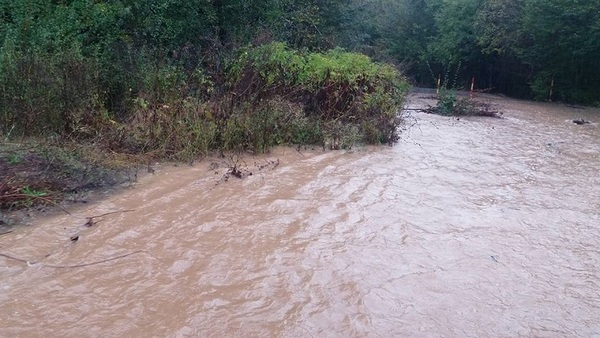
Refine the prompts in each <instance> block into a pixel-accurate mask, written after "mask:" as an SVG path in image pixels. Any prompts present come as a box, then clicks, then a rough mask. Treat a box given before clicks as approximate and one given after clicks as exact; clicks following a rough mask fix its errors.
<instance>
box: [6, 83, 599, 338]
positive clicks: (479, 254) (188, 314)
mask: <svg viewBox="0 0 600 338" xmlns="http://www.w3.org/2000/svg"><path fill="white" fill-rule="evenodd" d="M419 95H421V96H419ZM481 97H482V98H484V99H485V100H488V101H490V102H492V103H493V104H495V105H496V107H497V108H498V109H499V110H501V111H502V112H504V118H503V119H493V118H461V119H460V120H456V119H452V118H447V117H441V116H434V115H427V114H423V113H418V112H414V111H413V112H412V113H411V114H410V116H409V117H407V125H410V127H407V128H406V130H405V131H404V132H403V134H402V140H401V141H400V142H399V143H398V144H397V145H395V146H394V147H385V146H384V147H365V148H357V149H353V150H350V151H320V150H307V151H302V152H298V151H296V150H294V149H290V148H287V149H284V148H281V149H276V150H274V151H273V152H272V153H271V154H269V155H267V156H262V157H256V158H253V157H247V158H245V165H246V166H247V168H248V170H250V171H252V172H253V175H252V176H248V177H247V178H245V179H243V180H240V179H237V178H234V177H232V178H230V179H229V180H228V181H224V180H221V178H222V177H223V173H224V172H225V170H226V168H225V165H224V164H221V165H216V164H211V162H217V163H218V162H227V161H228V160H213V161H211V160H206V161H203V162H201V163H199V164H196V165H194V166H182V167H169V166H163V167H160V168H158V169H157V170H156V173H155V174H154V175H147V176H145V177H143V178H141V179H140V180H139V182H137V183H136V184H135V185H133V186H131V187H129V188H124V189H121V190H120V191H119V192H117V193H112V194H107V195H106V196H105V197H104V198H102V199H100V200H99V201H97V202H94V203H92V204H90V205H86V206H84V207H70V209H69V210H71V212H72V216H68V215H66V214H58V213H57V214H55V215H53V216H45V217H41V216H38V217H36V218H34V220H33V221H32V223H33V224H32V225H30V226H27V227H22V228H19V229H17V230H15V231H14V232H13V233H10V234H7V235H3V236H0V252H2V253H4V254H9V255H11V256H14V257H18V258H21V259H23V260H26V261H27V260H28V261H29V264H26V263H25V262H24V261H18V260H13V259H8V258H6V257H0V304H1V307H0V336H1V337H223V336H225V337H271V336H273V337H355V336H356V337H518V336H523V337H590V336H597V337H599V336H600V176H599V171H600V126H599V125H598V124H597V122H600V111H599V110H598V109H592V108H586V109H581V108H575V107H567V106H562V105H551V104H543V103H533V102H527V101H517V100H510V99H505V98H499V97H493V96H485V95H482V96H481ZM427 103H432V102H431V101H428V100H426V99H425V98H424V96H423V95H422V94H413V95H412V96H411V97H410V100H409V102H408V103H407V106H408V107H409V108H415V107H422V106H423V105H424V104H427ZM580 117H583V118H585V119H588V120H591V121H592V122H596V123H591V124H587V125H581V126H579V125H575V124H573V123H572V122H570V120H572V119H574V118H580ZM277 160H278V161H279V162H278V165H276V164H277V162H276V161H277ZM269 161H271V162H269ZM273 161H275V162H273ZM130 209H131V210H133V211H130V212H121V213H115V214H111V215H107V216H103V217H99V218H95V219H94V220H93V221H94V222H93V223H94V226H93V227H91V228H87V227H84V224H85V223H86V217H92V216H95V215H101V214H103V213H109V212H113V211H123V210H130ZM76 234H77V235H79V236H80V237H79V241H77V242H76V243H72V242H71V241H70V239H69V237H71V236H72V235H76ZM127 254H130V255H128V256H125V257H122V256H123V255H127ZM119 257H120V258H119ZM111 258H114V259H112V260H110V261H106V262H103V263H99V264H94V265H89V266H79V267H68V268H67V267H65V266H73V265H80V264H86V263H93V262H100V261H103V260H106V259H111ZM53 266H62V268H56V267H53Z"/></svg>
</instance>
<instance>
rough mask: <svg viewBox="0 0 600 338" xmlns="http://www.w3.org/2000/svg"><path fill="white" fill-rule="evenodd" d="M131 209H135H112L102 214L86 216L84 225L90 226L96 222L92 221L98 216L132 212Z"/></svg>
mask: <svg viewBox="0 0 600 338" xmlns="http://www.w3.org/2000/svg"><path fill="white" fill-rule="evenodd" d="M132 211H135V210H133V209H129V210H121V211H113V212H107V213H105V214H102V215H97V216H91V217H86V218H85V219H87V222H85V224H84V225H85V226H88V227H92V226H94V224H95V223H97V222H94V218H100V217H104V216H108V215H113V214H119V213H125V212H132Z"/></svg>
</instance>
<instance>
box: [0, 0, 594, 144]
mask: <svg viewBox="0 0 600 338" xmlns="http://www.w3.org/2000/svg"><path fill="white" fill-rule="evenodd" d="M346 51H347V52H346ZM350 52H353V53H350ZM358 53H361V54H358ZM363 54H364V55H366V56H368V57H369V58H370V59H364V58H363V57H362V56H361V55H363ZM599 55H600V0H585V1H582V0H304V1H293V0H262V1H249V0H162V1H155V0H106V1H100V0H52V1H48V0H0V103H1V104H0V132H2V133H4V134H9V133H14V134H17V133H18V134H24V133H25V134H27V133H28V134H36V133H42V132H47V131H52V132H57V133H70V134H71V135H75V134H77V135H86V133H87V134H94V133H96V134H97V133H99V132H101V131H102V130H104V129H103V128H111V127H110V126H111V125H115V124H119V123H121V122H123V121H126V120H129V121H135V122H137V123H138V125H141V126H143V127H142V128H145V129H144V130H138V131H137V134H136V130H133V129H127V128H125V127H123V126H120V127H119V128H121V130H120V131H119V130H118V129H119V128H113V129H117V132H113V135H112V140H113V141H115V142H120V143H121V144H129V145H130V147H131V148H132V149H134V150H135V149H138V148H140V147H142V148H144V150H148V149H151V148H153V147H156V146H157V145H154V146H152V145H151V144H149V143H148V142H149V141H148V140H149V139H151V138H154V139H156V142H155V143H157V144H158V143H160V140H161V138H162V140H163V141H164V139H165V138H170V137H172V136H170V133H171V132H172V131H173V130H175V129H178V128H179V129H180V127H178V125H177V123H183V124H186V123H185V122H186V121H188V120H189V119H190V118H191V117H190V114H192V115H193V114H196V115H198V114H204V122H203V123H204V124H202V125H199V126H196V129H194V128H192V127H190V126H189V123H187V128H188V129H189V130H188V133H187V134H186V135H185V137H184V139H185V140H189V139H190V138H192V139H196V140H197V142H199V143H202V144H205V145H206V144H208V143H210V142H213V143H214V142H215V140H217V141H218V139H219V138H223V137H224V136H223V135H224V133H225V132H226V131H227V130H229V129H228V128H229V126H228V125H227V123H229V122H223V121H225V120H224V119H221V120H219V118H218V116H216V115H219V116H221V115H223V114H229V115H228V116H231V114H233V112H234V111H237V110H240V109H241V108H240V107H248V106H250V107H252V109H254V110H259V111H260V110H261V109H266V110H269V109H270V110H273V109H275V110H278V109H279V110H284V108H282V107H283V106H285V105H288V106H287V108H285V109H286V110H294V109H295V108H294V107H296V106H294V105H297V104H299V103H301V104H302V105H303V107H304V108H303V109H304V110H306V109H307V107H309V108H312V109H313V110H317V111H319V112H320V114H321V115H322V116H325V115H326V117H328V118H329V120H330V121H335V122H339V121H340V120H344V119H345V120H347V121H349V120H351V119H353V118H356V116H357V114H353V115H352V116H349V115H348V114H346V115H344V114H341V113H339V112H340V111H341V110H343V109H345V110H352V109H357V111H359V110H360V111H361V112H365V111H367V110H369V109H371V108H373V107H375V106H376V105H377V104H381V103H382V102H384V101H383V99H382V95H384V94H385V95H389V97H387V99H388V101H385V102H395V103H399V102H400V101H401V97H400V96H401V93H400V92H402V91H404V90H405V87H403V85H402V84H401V83H400V82H394V81H397V80H394V77H397V74H394V73H393V71H392V70H391V69H389V68H388V66H386V64H392V65H394V67H395V68H396V69H398V70H400V71H401V72H402V73H403V74H404V75H405V77H406V78H407V79H408V81H409V82H411V83H412V84H413V85H417V86H434V85H435V82H436V81H437V78H438V77H439V78H441V80H442V83H444V84H446V85H447V86H449V87H454V88H463V87H466V86H467V85H468V84H469V83H470V81H471V79H472V78H475V81H476V86H477V88H479V89H484V90H489V91H495V92H500V93H504V94H507V95H511V96H516V97H523V98H532V99H540V100H552V101H565V102H577V103H584V104H599V103H600V82H598V79H600V57H599ZM370 60H375V61H377V62H382V63H371V61H370ZM384 63H385V64H384ZM357 64H358V65H360V66H359V68H360V69H359V70H358V71H357V70H356V69H355V68H356V65H357ZM295 65H296V66H297V67H296V66H295ZM298 65H300V66H298ZM261 67H262V68H261ZM294 67H296V68H294ZM325 68H326V69H327V70H326V71H325V72H326V75H325V76H324V77H323V76H322V74H321V75H316V74H317V73H318V72H317V70H318V69H321V70H322V69H325ZM299 69H301V70H299ZM336 69H337V72H336ZM356 71H357V73H353V72H356ZM340 73H341V74H345V75H343V76H342V75H340V76H342V77H341V78H340V79H341V80H339V81H338V80H332V79H335V74H338V75H339V74H340ZM269 74H274V75H273V76H270V75H269ZM378 74H382V75H381V76H379V75H378ZM319 76H322V78H319V79H318V77H319ZM344 76H345V77H344ZM290 77H292V78H290ZM257 79H258V80H257ZM327 81H330V82H331V81H332V82H331V83H330V84H332V85H333V84H335V85H337V86H338V87H335V88H336V89H333V91H332V92H329V93H323V90H322V89H319V88H317V87H318V86H322V87H327V88H330V87H331V86H329V85H328V84H329V82H327ZM336 81H337V82H336ZM398 81H400V80H398ZM402 81H403V80H402ZM328 86H329V87H328ZM344 86H345V87H344ZM379 87H385V88H387V89H386V90H385V91H382V92H378V91H377V90H376V89H374V88H379ZM392 87H393V88H396V91H397V92H392V93H390V90H389V89H390V88H392ZM348 88H351V89H352V90H348ZM363 89H364V90H363ZM250 94H252V95H250ZM310 95H314V96H315V97H316V98H309V97H308V96H310ZM327 95H329V96H327ZM357 96H361V97H362V96H364V100H363V102H362V103H361V104H362V106H361V107H358V108H357V107H356V106H355V102H354V101H355V99H354V98H355V97H357ZM267 97H269V98H273V99H271V100H268V101H269V102H268V104H267V103H265V104H261V102H263V101H264V102H266V101H265V98H267ZM339 97H344V98H343V99H340V98H339ZM274 98H276V99H274ZM332 98H335V100H334V99H332ZM353 100H354V101H353ZM377 100H379V101H377ZM389 100H391V101H389ZM375 101H377V102H379V103H377V104H375V103H373V102H375ZM227 102H229V103H227ZM232 102H233V103H232ZM289 105H292V106H289ZM190 107H193V109H192V108H190ZM274 107H275V108H274ZM369 107H370V108H369ZM377 108H378V109H379V108H380V107H379V106H377ZM373 109H374V108H373ZM373 109H371V112H370V113H364V116H363V117H364V118H363V119H362V120H360V119H359V120H360V121H359V122H357V125H358V126H359V127H360V129H361V131H362V132H363V134H364V132H365V131H366V132H367V134H368V133H369V131H370V132H371V134H370V136H369V135H367V138H370V139H371V141H379V142H388V141H393V139H394V138H395V137H396V136H395V135H392V134H393V133H392V132H390V131H389V130H387V131H385V132H379V133H378V132H375V131H374V130H376V129H377V130H379V129H381V128H383V129H385V128H388V129H389V126H385V123H384V121H383V120H380V121H378V122H376V123H375V124H368V120H369V119H372V118H373V116H376V115H374V114H375V113H374V112H373ZM140 111H142V112H143V114H141V113H139V112H140ZM336 112H337V113H336ZM136 113H137V114H136ZM161 114H162V115H161ZM284 115H285V114H284ZM309 115H310V114H309ZM169 116H171V117H173V116H176V120H177V121H175V122H174V120H173V119H170V121H171V122H170V123H171V124H173V125H172V126H171V127H172V128H173V130H169V129H168V128H167V127H166V126H165V125H166V124H165V123H164V122H165V121H163V120H161V118H165V119H167V118H168V117H169ZM304 117H307V118H309V117H310V116H304ZM289 118H290V117H289V116H281V117H280V120H278V121H276V122H273V124H272V125H271V127H269V128H271V129H270V130H262V131H260V132H258V131H254V134H253V135H254V136H256V135H255V134H257V133H263V134H269V135H270V134H277V133H276V132H275V131H276V130H278V128H280V129H281V125H282V124H283V122H285V121H283V120H285V119H289ZM260 119H262V120H261V121H263V122H264V121H265V119H266V117H265V116H262V117H260ZM281 119H283V120H281ZM384 119H385V118H384ZM212 120H214V121H216V122H215V123H216V124H215V125H212V124H211V125H207V124H206V121H209V122H210V121H212ZM219 121H221V122H219ZM282 121H283V122H282ZM286 121H287V120H286ZM353 121H354V120H353ZM144 122H145V123H146V125H144ZM288 122H289V121H288ZM235 123H237V124H240V123H249V122H248V120H247V119H246V120H243V121H242V120H237V121H236V122H235ZM294 123H296V127H298V128H299V129H298V128H296V129H295V130H293V131H290V130H286V131H281V133H280V134H279V135H277V136H275V137H278V138H285V140H287V141H290V140H294V139H295V140H297V141H299V142H300V141H310V140H311V137H313V136H314V135H313V136H311V135H310V132H311V131H314V130H315V128H321V127H323V126H320V125H317V124H311V123H313V122H311V120H310V119H307V120H301V121H300V120H298V121H296V120H295V122H294ZM332 123H333V122H332ZM157 124H161V125H162V127H160V128H158V129H153V130H148V128H146V127H147V126H148V125H150V126H155V125H157ZM287 124H288V125H289V124H290V123H287ZM302 125H303V126H304V127H303V128H302ZM90 126H94V127H93V128H92V129H93V130H91V129H90V128H91V127H90ZM392 127H393V125H392ZM128 128H129V127H128ZM131 128H133V127H131ZM340 128H341V127H340ZM159 129H160V130H159ZM234 129H235V128H233V129H231V130H234ZM246 129H248V128H246ZM215 130H216V131H217V132H214V131H215ZM328 130H329V131H330V132H332V133H334V134H335V132H336V128H335V127H332V126H329V127H328ZM209 132H212V134H211V135H212V136H211V138H210V139H205V138H203V137H204V136H201V135H205V134H207V133H209ZM338 132H339V134H340V135H346V134H348V130H343V131H340V130H338ZM144 133H145V134H144ZM290 133H291V134H294V135H292V136H290V135H291V134H290ZM133 134H135V135H137V136H135V137H133V136H131V135H133ZM150 134H151V135H150ZM286 135H287V136H286ZM234 136H235V135H229V136H228V138H231V137H234ZM238 136H239V135H238ZM246 136H247V135H246ZM363 136H364V135H363ZM240 137H242V138H243V137H244V135H242V136H240ZM264 137H267V136H264ZM264 137H263V138H264ZM125 138H127V139H125ZM333 138H334V139H335V138H336V137H335V135H334V136H333ZM363 138H364V137H363ZM142 139H143V140H144V141H141V140H142ZM259 141H260V142H266V143H268V144H271V143H278V141H277V140H266V139H261V140H259ZM279 141H281V140H279ZM181 142H187V141H184V140H170V141H169V142H167V143H169V144H170V145H168V146H165V147H167V148H168V147H175V148H177V147H180V148H181V144H179V145H178V143H181ZM207 142H208V143H207ZM223 142H224V141H223V140H221V142H220V144H221V145H222V144H223ZM253 142H258V141H257V140H256V137H254V138H253ZM161 144H164V142H163V143H161ZM261 145H262V143H261V144H259V145H257V144H254V146H255V147H260V146H261ZM205 148H206V147H205ZM138 150H139V149H138Z"/></svg>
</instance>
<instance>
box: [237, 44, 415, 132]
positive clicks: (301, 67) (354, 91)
mask: <svg viewBox="0 0 600 338" xmlns="http://www.w3.org/2000/svg"><path fill="white" fill-rule="evenodd" d="M228 78H229V85H230V90H231V92H232V93H233V96H234V97H235V103H234V104H237V105H239V104H242V103H244V102H262V101H264V100H270V99H272V98H273V97H283V98H285V99H286V100H288V101H290V102H292V103H295V104H300V105H301V106H302V107H303V110H304V114H305V116H306V117H311V116H312V117H316V118H318V119H319V120H321V121H323V122H328V121H339V122H341V123H343V124H350V125H354V126H355V127H356V128H357V134H358V135H359V137H358V138H357V140H359V141H362V142H368V143H393V142H395V141H396V140H397V139H398V134H397V133H398V131H397V126H398V124H399V123H400V120H399V119H398V118H397V112H398V110H399V108H400V107H401V106H402V103H403V100H404V96H405V94H406V92H407V91H408V88H409V86H408V84H407V82H406V80H405V79H404V78H403V77H402V76H401V74H400V73H399V72H398V70H396V69H395V68H394V67H392V66H390V65H385V64H378V63H375V62H373V61H371V60H370V59H369V58H368V57H367V56H365V55H362V54H356V53H348V52H345V51H343V50H342V49H334V50H331V51H328V52H325V53H310V54H302V53H301V52H298V51H294V50H290V49H288V48H287V47H286V46H285V44H283V43H271V44H268V45H263V46H260V47H257V48H254V49H250V50H246V51H244V52H243V53H241V55H240V57H239V58H238V59H237V60H236V61H235V62H234V63H233V64H232V65H231V67H230V70H229V73H228ZM328 125H329V124H327V123H325V124H324V125H323V126H324V128H325V129H327V126H328ZM324 131H325V132H326V130H324ZM326 134H327V133H326ZM330 134H331V133H330Z"/></svg>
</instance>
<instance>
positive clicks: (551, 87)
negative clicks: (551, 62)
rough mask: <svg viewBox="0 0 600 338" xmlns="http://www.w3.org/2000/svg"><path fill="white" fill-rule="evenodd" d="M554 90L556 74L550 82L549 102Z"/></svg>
mask: <svg viewBox="0 0 600 338" xmlns="http://www.w3.org/2000/svg"><path fill="white" fill-rule="evenodd" d="M553 91H554V75H553V76H552V82H551V83H550V94H549V95H548V102H552V92H553Z"/></svg>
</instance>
